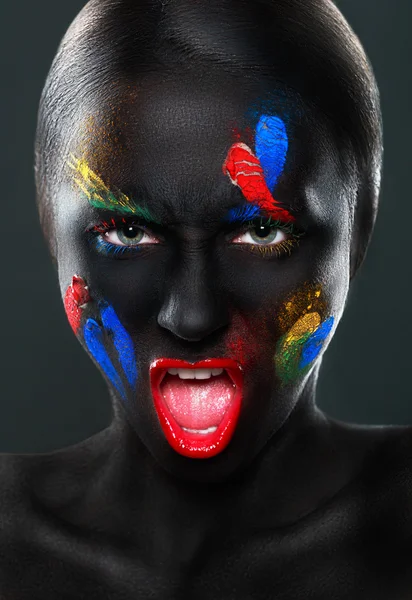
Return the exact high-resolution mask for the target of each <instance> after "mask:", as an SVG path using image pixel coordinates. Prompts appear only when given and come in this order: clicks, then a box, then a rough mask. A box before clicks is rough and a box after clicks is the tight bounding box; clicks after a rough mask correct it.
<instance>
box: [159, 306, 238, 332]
mask: <svg viewBox="0 0 412 600" xmlns="http://www.w3.org/2000/svg"><path fill="white" fill-rule="evenodd" d="M157 322H158V324H159V325H160V327H162V328H163V329H166V330H168V331H170V332H171V333H172V334H173V335H175V336H176V337H178V338H179V339H182V340H186V341H188V342H199V341H201V340H204V339H205V338H206V337H208V336H210V335H211V334H213V333H214V332H216V331H217V330H220V329H222V328H223V327H225V326H227V324H228V313H227V311H225V310H224V306H223V304H221V305H220V306H219V305H217V303H213V304H212V303H208V304H207V299H206V298H205V301H204V302H203V303H202V305H200V306H199V303H197V304H194V303H193V302H182V301H181V302H175V301H171V302H169V303H168V304H167V305H165V306H163V307H162V309H161V310H160V312H159V314H158V318H157Z"/></svg>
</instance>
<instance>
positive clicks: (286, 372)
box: [275, 312, 321, 383]
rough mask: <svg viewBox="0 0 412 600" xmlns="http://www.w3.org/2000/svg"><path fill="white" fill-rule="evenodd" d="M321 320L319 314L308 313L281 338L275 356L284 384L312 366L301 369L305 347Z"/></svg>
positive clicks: (278, 372) (277, 368)
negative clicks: (300, 364)
mask: <svg viewBox="0 0 412 600" xmlns="http://www.w3.org/2000/svg"><path fill="white" fill-rule="evenodd" d="M320 324H321V318H320V315H319V313H317V312H313V313H307V314H306V315H304V316H303V317H301V318H300V319H299V320H298V321H296V323H295V324H294V325H293V326H292V328H291V329H289V331H288V332H287V333H286V334H285V335H284V336H283V337H281V338H280V340H279V342H278V344H277V347H276V355H275V364H276V371H277V374H278V375H279V377H280V378H281V380H282V381H283V383H290V382H291V381H293V380H294V379H296V377H297V376H298V375H303V374H304V373H306V372H307V371H308V370H309V368H310V365H307V366H306V367H304V368H303V369H302V368H299V363H300V358H301V353H302V349H303V346H304V345H305V344H306V342H307V341H308V339H309V338H310V336H311V335H312V334H313V333H314V332H315V331H316V330H317V329H318V328H319V326H320Z"/></svg>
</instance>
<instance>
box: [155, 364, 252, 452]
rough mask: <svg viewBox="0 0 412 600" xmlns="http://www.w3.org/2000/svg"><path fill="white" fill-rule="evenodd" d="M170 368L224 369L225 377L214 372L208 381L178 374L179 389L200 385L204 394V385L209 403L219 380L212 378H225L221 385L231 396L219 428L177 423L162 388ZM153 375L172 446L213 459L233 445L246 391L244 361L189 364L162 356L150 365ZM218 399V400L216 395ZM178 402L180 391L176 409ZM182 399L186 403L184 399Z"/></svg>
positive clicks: (159, 413)
mask: <svg viewBox="0 0 412 600" xmlns="http://www.w3.org/2000/svg"><path fill="white" fill-rule="evenodd" d="M170 368H178V369H201V368H207V369H216V368H223V369H224V370H225V371H224V374H222V375H221V376H215V375H212V377H211V379H208V380H195V381H194V380H193V379H189V380H183V381H182V380H179V381H177V376H176V380H175V383H176V386H177V389H182V386H183V387H185V386H187V389H189V388H190V389H192V387H193V386H197V388H198V389H199V391H200V397H202V388H204V390H205V392H204V394H203V396H204V397H205V398H206V400H204V401H203V402H205V401H206V402H207V390H210V388H211V386H212V385H214V384H215V383H216V381H212V380H213V379H215V380H217V379H218V378H221V381H220V382H219V385H220V386H221V388H222V389H224V388H226V391H227V393H228V394H230V397H231V399H230V402H229V404H228V405H227V406H226V404H225V405H224V408H223V409H221V410H222V411H224V412H222V415H221V420H220V422H218V423H216V427H215V428H214V427H213V428H211V429H215V431H213V432H206V430H204V431H205V433H195V432H194V431H187V430H186V429H187V428H183V425H180V424H179V423H178V422H177V420H176V418H175V416H174V415H173V414H172V411H171V409H170V407H169V406H168V404H167V402H166V399H165V396H164V394H163V393H162V391H161V387H162V380H163V379H164V378H165V377H166V375H167V370H168V369H170ZM149 375H150V383H151V391H152V396H153V400H154V405H155V408H156V412H157V416H158V418H159V422H160V425H161V427H162V430H163V433H164V434H165V437H166V439H167V441H168V442H169V444H170V445H171V446H172V448H173V449H174V450H175V451H176V452H178V453H179V454H182V455H183V456H187V457H190V458H211V457H212V456H215V455H217V454H219V453H220V452H222V451H223V450H224V449H225V448H226V446H227V445H228V444H229V442H230V440H231V438H232V436H233V434H234V431H235V427H236V425H237V421H238V418H239V413H240V407H241V402H242V392H243V370H242V367H241V366H240V364H239V363H238V362H237V361H235V360H233V359H231V358H210V359H206V360H202V361H199V362H197V363H189V362H186V361H184V360H179V359H172V358H159V359H157V360H155V361H153V363H152V364H151V365H150V369H149ZM168 377H169V378H172V377H174V376H171V375H169V376H168ZM228 377H229V379H228ZM170 383H171V382H170V381H169V384H170ZM168 387H170V386H168ZM189 395H190V393H189ZM232 395H233V397H232ZM182 396H183V394H182ZM184 396H185V397H186V396H187V394H184ZM214 401H216V398H215V399H214ZM176 402H177V403H178V402H179V395H178V393H177V394H175V395H174V406H175V409H176ZM182 402H184V400H183V398H182ZM186 402H187V398H186ZM226 402H227V400H226ZM200 418H201V416H200ZM215 418H216V417H215Z"/></svg>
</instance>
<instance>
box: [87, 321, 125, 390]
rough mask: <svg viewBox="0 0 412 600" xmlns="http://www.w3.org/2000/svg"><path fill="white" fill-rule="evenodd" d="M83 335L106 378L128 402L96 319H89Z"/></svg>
mask: <svg viewBox="0 0 412 600" xmlns="http://www.w3.org/2000/svg"><path fill="white" fill-rule="evenodd" d="M83 334H84V341H85V342H86V346H87V348H88V350H89V352H90V354H91V355H92V356H93V358H94V359H95V361H96V362H97V363H98V364H99V365H100V367H101V368H102V369H103V371H104V373H105V374H106V377H107V378H108V379H109V380H110V381H111V383H112V384H113V386H114V387H115V388H116V389H117V391H118V392H119V393H120V395H121V396H122V398H123V400H126V392H125V389H124V387H123V383H122V381H121V379H120V377H119V375H118V373H117V371H116V369H115V368H114V366H113V363H112V361H111V360H110V357H109V355H108V354H107V352H106V349H105V347H104V340H103V331H102V329H101V328H100V327H99V325H98V323H96V321H95V320H94V319H88V320H87V321H86V323H85V325H84V329H83Z"/></svg>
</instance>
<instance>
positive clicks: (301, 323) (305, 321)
mask: <svg viewBox="0 0 412 600" xmlns="http://www.w3.org/2000/svg"><path fill="white" fill-rule="evenodd" d="M320 323H321V318H320V315H319V313H317V312H315V313H308V314H306V315H303V317H301V318H300V319H299V320H298V321H296V323H295V324H294V325H293V327H292V328H291V329H290V330H289V331H288V333H287V334H286V336H285V341H284V344H285V345H289V344H293V343H295V342H298V341H299V340H300V339H302V337H304V336H305V335H306V334H308V333H310V334H312V333H314V332H315V331H316V330H317V328H318V327H319V325H320Z"/></svg>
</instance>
